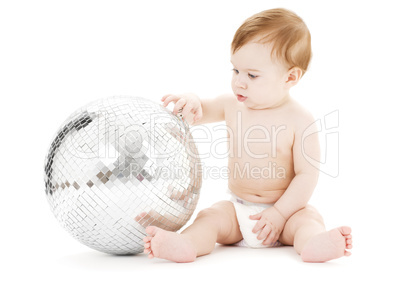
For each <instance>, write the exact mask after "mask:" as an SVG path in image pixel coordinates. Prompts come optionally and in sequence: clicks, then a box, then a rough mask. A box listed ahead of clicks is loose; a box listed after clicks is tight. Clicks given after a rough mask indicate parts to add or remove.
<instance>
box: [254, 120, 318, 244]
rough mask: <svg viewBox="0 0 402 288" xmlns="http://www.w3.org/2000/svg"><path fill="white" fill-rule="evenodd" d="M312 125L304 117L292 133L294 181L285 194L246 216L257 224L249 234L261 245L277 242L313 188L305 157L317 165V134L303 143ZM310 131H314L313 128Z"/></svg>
mask: <svg viewBox="0 0 402 288" xmlns="http://www.w3.org/2000/svg"><path fill="white" fill-rule="evenodd" d="M313 122H314V119H313V118H312V117H311V116H308V117H305V119H304V121H301V125H299V127H298V128H297V129H296V132H295V138H294V139H295V140H294V143H293V162H294V171H295V177H294V178H293V180H292V181H291V183H290V185H289V186H288V188H287V189H286V191H285V193H284V194H283V195H282V196H281V198H279V200H278V201H277V202H276V203H275V204H274V206H273V207H271V208H267V209H265V210H264V211H262V212H261V213H258V214H255V215H251V216H250V219H252V220H257V221H258V222H257V223H256V225H255V226H254V228H253V233H258V232H259V234H258V236H257V239H259V240H264V241H263V244H264V245H267V244H273V243H274V242H276V241H277V240H278V238H279V236H280V235H281V233H282V230H283V228H284V226H285V223H286V221H287V220H288V219H289V218H290V216H292V215H293V214H294V213H296V212H297V211H299V210H300V209H303V208H304V207H305V206H306V205H307V202H308V201H309V199H310V197H311V195H312V193H313V190H314V188H315V186H316V184H317V180H318V174H319V171H318V169H317V168H315V167H313V166H312V165H311V164H310V163H309V162H308V161H307V160H306V158H305V155H306V154H307V155H308V156H309V157H312V158H313V159H315V160H317V161H319V158H320V147H319V142H318V136H317V133H314V134H310V133H309V136H308V137H306V138H305V139H303V133H304V131H306V129H307V127H309V126H310V125H311V124H312V123H313ZM313 125H315V124H313ZM313 128H314V129H316V126H314V127H313ZM310 129H311V127H310ZM309 131H311V130H309ZM315 131H317V130H315Z"/></svg>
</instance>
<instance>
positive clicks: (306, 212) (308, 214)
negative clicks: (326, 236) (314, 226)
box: [299, 205, 324, 223]
mask: <svg viewBox="0 0 402 288" xmlns="http://www.w3.org/2000/svg"><path fill="white" fill-rule="evenodd" d="M299 212H301V213H302V216H303V217H305V218H308V219H311V220H314V221H316V222H319V223H324V219H323V218H322V216H321V214H320V213H319V212H318V210H317V209H315V208H314V207H313V206H311V205H307V206H306V207H305V208H304V209H302V210H300V211H299Z"/></svg>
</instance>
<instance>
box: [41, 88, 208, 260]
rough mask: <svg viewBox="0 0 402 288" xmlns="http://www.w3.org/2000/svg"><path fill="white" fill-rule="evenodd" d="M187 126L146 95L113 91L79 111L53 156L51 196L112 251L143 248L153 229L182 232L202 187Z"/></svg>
mask: <svg viewBox="0 0 402 288" xmlns="http://www.w3.org/2000/svg"><path fill="white" fill-rule="evenodd" d="M199 165H200V161H199V156H198V152H197V149H196V146H195V143H194V140H193V138H192V137H191V134H190V131H189V128H188V126H187V124H186V123H185V122H184V121H183V120H182V119H181V118H179V117H177V116H175V115H173V114H172V113H171V112H170V111H168V110H167V109H166V108H164V107H163V106H161V105H158V104H156V103H154V102H152V101H149V100H147V99H144V98H140V97H124V96H119V97H110V98H106V99H102V100H98V101H95V102H93V103H90V104H88V105H87V106H85V107H83V108H81V109H79V110H78V111H76V112H75V113H73V114H72V115H71V116H70V117H69V118H68V119H67V120H66V121H65V122H64V124H63V125H62V126H61V128H60V129H59V131H58V132H57V134H56V136H55V137H54V139H53V141H52V142H51V146H50V149H49V152H48V154H47V156H46V159H45V185H46V196H47V199H48V202H49V204H50V207H51V209H52V211H53V213H54V215H55V216H56V218H57V219H58V220H59V222H60V223H61V224H62V226H63V227H64V228H65V229H66V230H67V231H68V232H70V234H71V235H72V236H73V237H74V238H76V239H77V240H79V241H80V242H81V243H83V244H85V245H87V246H89V247H91V248H93V249H96V250H98V251H102V252H106V253H111V254H137V253H141V252H143V241H142V239H143V238H144V237H145V236H146V233H145V228H146V227H147V226H149V225H155V226H158V227H161V228H163V229H166V230H170V231H177V230H179V229H180V228H181V227H182V226H183V225H184V224H185V223H186V222H187V221H188V220H189V219H190V217H191V215H192V214H193V212H194V210H195V207H196V205H197V201H198V198H199V192H200V188H201V180H202V177H201V169H200V167H199Z"/></svg>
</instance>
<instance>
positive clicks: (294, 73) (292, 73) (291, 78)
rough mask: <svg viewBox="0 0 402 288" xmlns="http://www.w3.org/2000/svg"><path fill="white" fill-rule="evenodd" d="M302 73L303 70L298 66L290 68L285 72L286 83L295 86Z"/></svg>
mask: <svg viewBox="0 0 402 288" xmlns="http://www.w3.org/2000/svg"><path fill="white" fill-rule="evenodd" d="M302 75H303V71H302V70H301V69H300V68H299V67H292V68H290V69H289V71H288V73H287V80H286V84H289V85H290V87H292V86H295V85H296V84H297V83H298V82H299V80H300V78H301V77H302ZM290 87H289V88H290Z"/></svg>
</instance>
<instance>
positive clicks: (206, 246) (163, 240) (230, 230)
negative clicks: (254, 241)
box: [144, 201, 243, 262]
mask: <svg viewBox="0 0 402 288" xmlns="http://www.w3.org/2000/svg"><path fill="white" fill-rule="evenodd" d="M146 232H147V233H148V236H147V237H145V238H144V242H145V244H144V248H145V250H144V252H145V253H149V257H150V258H153V257H157V258H163V259H168V260H171V261H175V262H192V261H194V260H195V258H196V257H198V256H202V255H206V254H209V253H211V251H212V250H213V249H214V247H215V244H216V243H217V242H218V243H221V244H233V243H236V242H238V241H240V240H241V239H242V238H243V237H242V235H241V232H240V230H239V225H238V222H237V218H236V212H235V210H234V207H233V204H232V203H231V202H229V201H222V202H219V203H216V204H214V205H213V206H212V207H211V208H208V209H205V210H202V211H201V212H200V213H199V214H198V215H197V218H196V219H195V221H194V223H193V224H191V225H190V226H189V227H188V228H187V229H185V230H184V231H183V232H182V233H181V234H177V233H174V232H169V231H166V230H163V229H161V228H157V227H155V226H149V227H148V228H147V229H146Z"/></svg>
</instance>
